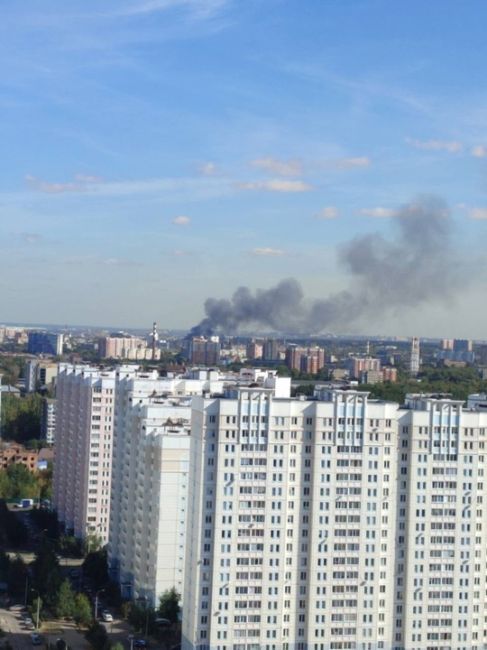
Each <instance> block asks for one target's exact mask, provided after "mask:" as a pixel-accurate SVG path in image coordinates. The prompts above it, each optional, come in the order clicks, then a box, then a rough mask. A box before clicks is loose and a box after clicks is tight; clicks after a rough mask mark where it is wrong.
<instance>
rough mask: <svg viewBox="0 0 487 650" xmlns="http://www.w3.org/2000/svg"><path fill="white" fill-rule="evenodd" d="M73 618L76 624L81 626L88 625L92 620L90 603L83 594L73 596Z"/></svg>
mask: <svg viewBox="0 0 487 650" xmlns="http://www.w3.org/2000/svg"><path fill="white" fill-rule="evenodd" d="M73 618H74V620H75V621H76V623H77V624H78V625H80V626H83V627H88V625H90V623H91V621H92V620H93V616H92V612H91V604H90V601H89V600H88V598H87V596H85V594H76V596H75V598H74V611H73Z"/></svg>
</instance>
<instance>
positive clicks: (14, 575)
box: [8, 555, 27, 596]
mask: <svg viewBox="0 0 487 650" xmlns="http://www.w3.org/2000/svg"><path fill="white" fill-rule="evenodd" d="M26 584H27V566H26V564H25V562H24V560H23V559H22V558H21V557H20V555H17V557H15V558H14V559H13V560H10V562H9V567H8V591H9V594H10V595H11V596H23V595H24V594H25V588H26Z"/></svg>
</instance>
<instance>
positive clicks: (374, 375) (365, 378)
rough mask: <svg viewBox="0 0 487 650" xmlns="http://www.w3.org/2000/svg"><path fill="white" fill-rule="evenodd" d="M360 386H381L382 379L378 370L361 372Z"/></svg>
mask: <svg viewBox="0 0 487 650" xmlns="http://www.w3.org/2000/svg"><path fill="white" fill-rule="evenodd" d="M359 381H360V383H361V384H381V383H382V382H383V381H384V377H383V375H382V372H381V371H380V370H362V371H361V372H360V374H359Z"/></svg>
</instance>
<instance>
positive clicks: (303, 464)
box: [182, 389, 487, 650]
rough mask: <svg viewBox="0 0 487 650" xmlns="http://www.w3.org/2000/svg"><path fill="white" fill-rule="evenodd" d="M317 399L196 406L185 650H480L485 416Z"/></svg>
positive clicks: (436, 407) (442, 402)
mask: <svg viewBox="0 0 487 650" xmlns="http://www.w3.org/2000/svg"><path fill="white" fill-rule="evenodd" d="M317 398H318V399H317V401H301V400H291V399H278V398H276V397H275V395H273V391H272V390H269V391H265V390H256V389H248V390H246V389H243V390H241V391H233V392H228V393H227V395H226V397H225V398H216V399H211V398H195V400H194V405H193V423H192V449H191V460H190V470H189V471H190V476H191V481H190V487H189V494H188V504H189V505H188V508H189V510H188V528H187V549H186V568H185V592H184V613H183V644H182V647H183V649H184V650H189V649H193V648H195V649H196V648H197V649H198V650H331V649H338V648H340V649H344V648H347V649H352V648H354V649H359V648H360V649H361V650H375V649H378V648H384V649H387V650H392V649H394V650H404V649H407V650H437V649H438V648H451V649H455V650H467V649H468V650H480V648H484V647H486V644H487V591H486V584H485V577H486V566H487V557H486V549H487V539H486V528H487V525H486V523H485V522H486V521H487V517H486V515H487V513H486V512H485V503H486V498H487V494H486V493H485V490H486V489H487V486H486V483H485V477H484V471H485V468H484V464H485V458H486V457H485V455H484V449H485V443H486V439H485V436H486V432H487V415H486V414H485V413H482V412H479V411H475V410H468V409H464V408H463V406H462V403H461V402H455V401H452V400H449V399H444V398H442V397H424V396H410V397H409V398H408V400H407V402H406V404H405V406H404V407H401V408H399V407H398V405H397V404H392V403H384V402H378V401H374V400H369V399H368V397H367V394H365V393H360V392H354V391H344V392H338V391H328V390H326V389H323V390H318V391H317Z"/></svg>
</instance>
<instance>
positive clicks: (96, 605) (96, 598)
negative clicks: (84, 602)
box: [95, 589, 105, 621]
mask: <svg viewBox="0 0 487 650" xmlns="http://www.w3.org/2000/svg"><path fill="white" fill-rule="evenodd" d="M104 591H105V590H104V589H98V591H96V592H95V621H96V619H97V618H98V594H101V593H103V592H104Z"/></svg>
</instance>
